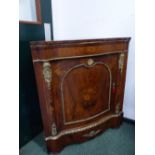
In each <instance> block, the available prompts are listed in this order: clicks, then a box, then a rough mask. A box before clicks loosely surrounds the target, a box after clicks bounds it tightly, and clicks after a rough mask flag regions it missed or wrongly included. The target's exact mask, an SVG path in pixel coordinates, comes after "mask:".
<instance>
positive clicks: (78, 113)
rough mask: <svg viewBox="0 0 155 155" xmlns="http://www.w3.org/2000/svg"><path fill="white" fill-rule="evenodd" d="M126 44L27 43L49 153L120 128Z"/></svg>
mask: <svg viewBox="0 0 155 155" xmlns="http://www.w3.org/2000/svg"><path fill="white" fill-rule="evenodd" d="M129 40H130V38H111V39H89V40H70V41H49V42H45V41H37V42H31V50H32V58H33V65H34V71H35V77H36V82H37V87H38V94H39V100H40V107H41V113H42V120H43V125H44V134H45V142H46V144H47V148H48V150H49V152H59V151H61V150H62V149H63V147H64V146H66V145H68V144H72V143H79V142H83V141H86V140H89V139H91V138H94V137H95V136H97V135H100V134H101V133H103V131H105V130H106V129H108V128H115V127H119V126H120V124H121V121H122V117H123V111H122V108H123V96H124V87H125V76H126V67H127V55H128V44H129Z"/></svg>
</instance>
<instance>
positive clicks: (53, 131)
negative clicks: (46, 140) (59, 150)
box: [52, 122, 57, 136]
mask: <svg viewBox="0 0 155 155" xmlns="http://www.w3.org/2000/svg"><path fill="white" fill-rule="evenodd" d="M56 135H57V126H56V124H55V123H54V122H53V123H52V136H56Z"/></svg>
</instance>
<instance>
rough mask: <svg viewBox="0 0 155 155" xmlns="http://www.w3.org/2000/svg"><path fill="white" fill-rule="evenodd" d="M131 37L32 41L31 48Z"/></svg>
mask: <svg viewBox="0 0 155 155" xmlns="http://www.w3.org/2000/svg"><path fill="white" fill-rule="evenodd" d="M130 39H131V38H130V37H123V38H100V39H80V40H57V41H31V42H30V44H31V48H38V47H39V48H45V47H56V46H76V45H93V44H104V43H117V42H129V41H130Z"/></svg>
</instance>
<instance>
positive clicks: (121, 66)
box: [119, 53, 124, 74]
mask: <svg viewBox="0 0 155 155" xmlns="http://www.w3.org/2000/svg"><path fill="white" fill-rule="evenodd" d="M123 66H124V54H123V53H122V54H120V56H119V69H120V73H121V74H122V72H123Z"/></svg>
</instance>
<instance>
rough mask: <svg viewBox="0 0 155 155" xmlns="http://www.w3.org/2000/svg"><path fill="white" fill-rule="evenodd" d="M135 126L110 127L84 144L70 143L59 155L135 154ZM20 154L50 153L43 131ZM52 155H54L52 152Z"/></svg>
mask: <svg viewBox="0 0 155 155" xmlns="http://www.w3.org/2000/svg"><path fill="white" fill-rule="evenodd" d="M134 154H135V126H134V125H133V124H131V123H127V122H123V124H122V125H121V127H120V128H118V129H108V130H107V131H106V132H104V133H103V134H102V135H100V136H98V137H96V138H95V139H92V140H90V141H87V142H84V143H82V144H73V145H68V146H67V147H65V149H64V150H63V151H62V152H60V153H58V154H57V155H134ZM20 155H48V153H47V151H46V146H45V143H44V141H43V134H42V133H41V134H40V135H38V136H37V137H36V138H34V139H33V140H32V141H30V142H29V143H28V144H26V145H25V146H23V147H22V148H21V149H20ZM50 155H53V154H52V153H51V154H50Z"/></svg>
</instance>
